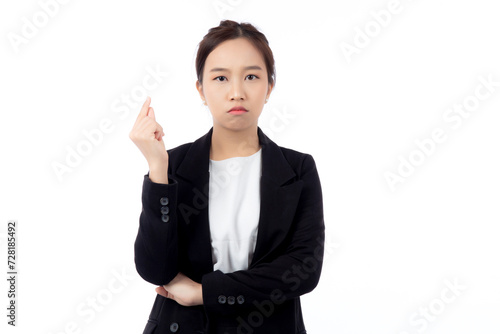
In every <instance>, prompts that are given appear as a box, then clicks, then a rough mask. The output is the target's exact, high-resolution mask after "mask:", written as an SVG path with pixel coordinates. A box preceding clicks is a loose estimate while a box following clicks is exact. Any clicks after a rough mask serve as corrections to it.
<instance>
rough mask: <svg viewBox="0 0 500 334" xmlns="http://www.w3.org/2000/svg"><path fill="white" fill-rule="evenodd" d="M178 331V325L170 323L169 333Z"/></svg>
mask: <svg viewBox="0 0 500 334" xmlns="http://www.w3.org/2000/svg"><path fill="white" fill-rule="evenodd" d="M178 330H179V324H178V323H176V322H172V323H171V324H170V331H171V332H172V333H175V332H177V331H178Z"/></svg>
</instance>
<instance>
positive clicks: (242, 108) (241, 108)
mask: <svg viewBox="0 0 500 334" xmlns="http://www.w3.org/2000/svg"><path fill="white" fill-rule="evenodd" d="M236 110H241V111H248V110H247V109H245V108H244V107H241V106H239V107H234V108H231V109H229V110H228V111H227V112H231V111H236Z"/></svg>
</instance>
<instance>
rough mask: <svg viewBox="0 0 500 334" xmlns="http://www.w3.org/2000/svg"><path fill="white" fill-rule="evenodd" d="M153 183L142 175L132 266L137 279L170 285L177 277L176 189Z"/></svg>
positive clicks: (172, 184) (169, 180) (171, 185)
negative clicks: (133, 265) (135, 270)
mask: <svg viewBox="0 0 500 334" xmlns="http://www.w3.org/2000/svg"><path fill="white" fill-rule="evenodd" d="M168 182H169V183H168V184H161V183H155V182H153V181H151V179H150V178H149V172H148V173H147V174H146V175H144V181H143V186H142V211H141V215H140V218H139V229H138V232H137V237H136V239H135V243H134V262H135V266H136V269H137V272H138V273H139V275H140V276H141V277H142V278H143V279H144V280H146V281H148V282H150V283H152V284H155V285H164V284H167V283H168V282H170V281H171V280H172V279H173V278H174V277H175V275H177V273H178V247H177V245H178V238H177V214H176V211H177V210H175V208H176V207H177V203H176V202H177V187H178V183H177V181H176V180H174V179H171V177H170V176H169V179H168Z"/></svg>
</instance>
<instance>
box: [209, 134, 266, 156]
mask: <svg viewBox="0 0 500 334" xmlns="http://www.w3.org/2000/svg"><path fill="white" fill-rule="evenodd" d="M259 149H260V143H259V136H258V134H257V126H255V127H250V128H248V129H245V130H241V131H232V130H228V129H225V128H222V127H216V126H214V127H213V132H212V144H211V145H210V159H211V160H216V161H217V160H224V159H229V158H234V157H247V156H250V155H252V154H254V153H256V152H257V151H258V150H259Z"/></svg>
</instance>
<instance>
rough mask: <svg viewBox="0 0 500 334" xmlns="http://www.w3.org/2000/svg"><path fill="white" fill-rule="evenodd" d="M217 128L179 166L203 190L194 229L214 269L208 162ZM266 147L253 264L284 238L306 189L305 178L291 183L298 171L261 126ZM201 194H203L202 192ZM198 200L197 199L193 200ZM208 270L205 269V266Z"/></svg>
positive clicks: (196, 143) (195, 144)
mask: <svg viewBox="0 0 500 334" xmlns="http://www.w3.org/2000/svg"><path fill="white" fill-rule="evenodd" d="M212 133H213V127H212V128H211V129H210V130H209V131H208V132H207V133H206V134H205V135H204V136H202V137H200V138H199V139H197V140H196V141H194V142H193V144H192V145H191V147H190V148H189V150H188V152H187V153H186V155H185V156H184V159H183V161H182V162H181V163H180V165H179V167H178V169H177V175H179V176H181V177H182V178H184V179H186V180H188V181H189V182H190V183H191V184H192V185H193V187H194V188H193V189H197V192H198V193H200V192H201V193H202V194H203V196H204V197H205V198H206V205H204V206H200V212H199V214H198V215H197V219H196V220H193V221H192V223H193V224H194V225H195V226H191V227H192V228H196V229H201V230H198V232H199V233H197V234H198V235H201V236H202V238H203V239H204V240H199V243H198V245H199V246H200V249H199V255H200V256H202V257H203V261H202V262H203V263H204V264H205V263H206V265H207V267H206V269H208V268H212V269H211V270H213V265H212V257H211V245H210V226H209V221H208V194H209V180H210V175H209V172H208V162H209V159H210V144H211V141H212ZM257 133H258V137H259V142H260V145H261V147H262V177H261V180H260V186H261V189H260V216H259V226H258V232H257V243H256V246H255V251H254V255H253V258H252V263H251V265H250V267H252V266H254V265H256V264H258V263H259V262H260V261H262V260H264V259H265V258H266V256H267V255H271V254H272V253H273V251H275V250H276V248H277V247H278V246H279V244H280V243H281V242H282V241H283V240H284V238H285V237H286V235H287V234H288V231H289V229H290V225H291V223H292V221H293V217H294V213H295V209H296V206H297V203H298V200H299V196H300V192H301V190H302V181H298V182H288V181H289V180H290V179H293V178H294V177H295V176H296V174H295V172H294V171H293V169H292V167H291V166H290V164H289V163H288V161H287V160H286V158H285V157H284V156H283V153H282V151H281V149H280V148H279V147H278V145H276V143H274V142H273V141H272V140H270V139H269V138H268V137H267V136H266V135H265V134H264V133H263V132H262V130H261V129H260V127H258V128H257ZM199 197H200V195H199ZM193 201H194V200H193ZM204 269H205V268H204Z"/></svg>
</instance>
